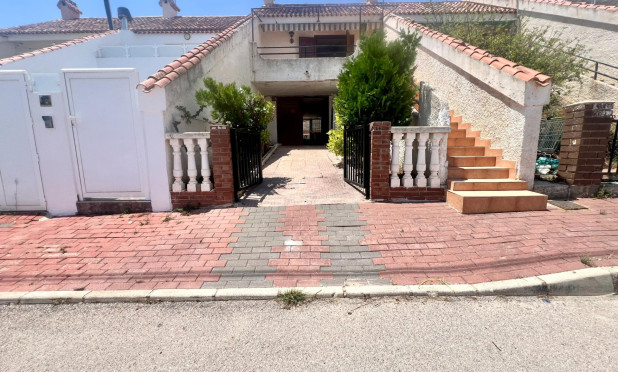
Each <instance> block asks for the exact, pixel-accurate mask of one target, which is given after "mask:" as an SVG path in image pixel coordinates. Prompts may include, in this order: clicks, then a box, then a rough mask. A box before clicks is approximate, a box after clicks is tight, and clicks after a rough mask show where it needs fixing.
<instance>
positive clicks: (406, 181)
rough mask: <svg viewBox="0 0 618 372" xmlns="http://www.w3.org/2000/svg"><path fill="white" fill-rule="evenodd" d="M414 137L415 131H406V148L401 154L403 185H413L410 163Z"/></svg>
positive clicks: (412, 166)
mask: <svg viewBox="0 0 618 372" xmlns="http://www.w3.org/2000/svg"><path fill="white" fill-rule="evenodd" d="M415 137H416V134H415V133H406V148H405V152H404V155H403V187H412V186H414V179H413V178H412V170H413V169H414V165H413V164H412V143H413V142H414V138H415Z"/></svg>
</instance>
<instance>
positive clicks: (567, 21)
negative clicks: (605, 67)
mask: <svg viewBox="0 0 618 372" xmlns="http://www.w3.org/2000/svg"><path fill="white" fill-rule="evenodd" d="M474 2H476V3H483V4H490V5H497V6H505V7H510V8H516V7H517V2H518V1H517V0H474ZM519 14H520V15H521V16H523V20H524V21H526V22H527V24H528V26H530V27H539V28H545V27H548V28H549V30H550V31H551V32H556V33H559V34H560V38H562V39H564V40H567V41H568V40H573V39H577V40H579V42H580V43H582V44H583V45H585V46H586V47H587V48H588V49H589V50H588V51H587V52H586V56H587V57H590V58H592V59H595V60H598V61H602V62H607V63H610V64H613V65H616V61H617V60H618V48H616V40H618V12H616V11H608V10H603V9H601V8H598V7H586V8H583V7H577V6H571V5H560V4H556V3H553V4H552V3H547V2H540V1H530V0H519ZM613 73H614V74H616V70H615V69H614V70H613Z"/></svg>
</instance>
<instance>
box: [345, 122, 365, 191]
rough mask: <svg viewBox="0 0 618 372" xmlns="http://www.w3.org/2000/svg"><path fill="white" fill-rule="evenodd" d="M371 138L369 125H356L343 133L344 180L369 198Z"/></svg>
mask: <svg viewBox="0 0 618 372" xmlns="http://www.w3.org/2000/svg"><path fill="white" fill-rule="evenodd" d="M370 159H371V138H370V133H369V126H368V125H355V126H353V127H351V128H348V129H345V130H344V131H343V178H344V179H345V180H346V182H348V183H350V184H352V185H354V186H357V187H359V188H361V189H362V191H363V192H364V193H365V197H366V198H369V172H370V162H371V161H370Z"/></svg>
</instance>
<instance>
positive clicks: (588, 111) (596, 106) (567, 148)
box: [558, 102, 614, 185]
mask: <svg viewBox="0 0 618 372" xmlns="http://www.w3.org/2000/svg"><path fill="white" fill-rule="evenodd" d="M613 107H614V104H613V103H611V102H585V103H576V104H574V105H570V106H567V107H566V108H565V117H564V127H563V130H562V142H561V145H560V165H559V167H558V176H559V177H560V178H562V179H564V180H565V181H566V182H567V183H568V184H569V185H600V184H601V178H602V173H601V172H602V170H603V163H604V161H605V155H606V152H607V141H608V139H609V136H610V127H611V122H612V110H613Z"/></svg>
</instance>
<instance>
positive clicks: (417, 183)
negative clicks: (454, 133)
mask: <svg viewBox="0 0 618 372" xmlns="http://www.w3.org/2000/svg"><path fill="white" fill-rule="evenodd" d="M450 131H451V128H450V127H429V126H422V127H391V133H392V137H391V149H392V150H391V187H440V184H441V183H444V182H445V181H446V174H445V172H446V168H447V167H446V144H447V139H448V133H449V132H450ZM402 138H403V139H404V141H405V147H404V155H403V167H401V164H400V162H401V160H402V157H401V156H400V147H401V146H400V142H401V140H402ZM427 161H429V167H428V164H427ZM402 168H403V176H402V177H401V178H400V177H399V171H400V169H402ZM428 169H429V177H427V176H426V171H427V170H428ZM414 172H416V177H414V178H413V177H412V174H413V173H414Z"/></svg>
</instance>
